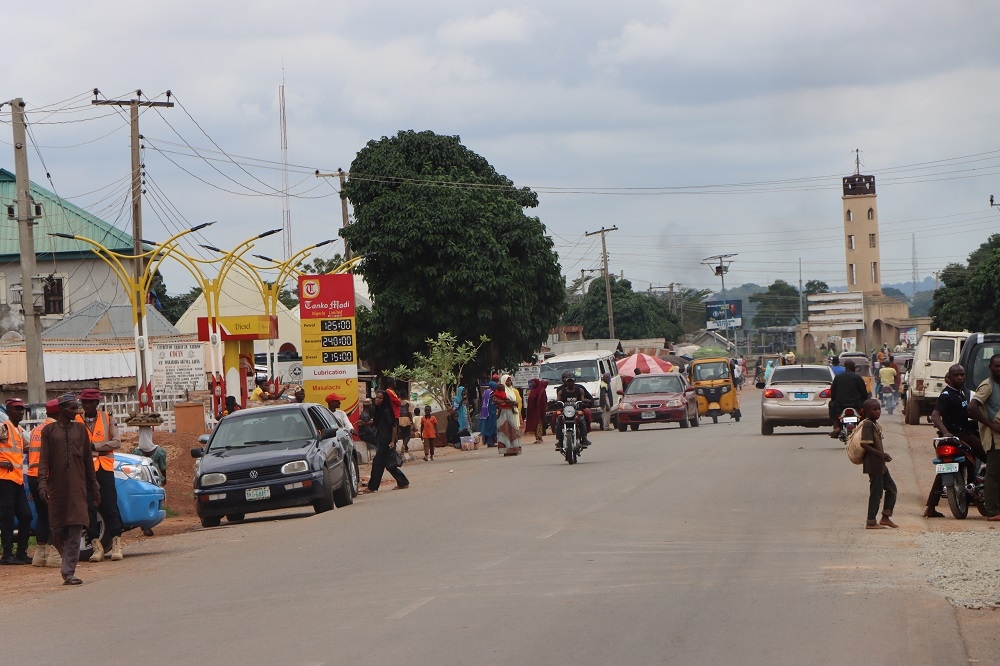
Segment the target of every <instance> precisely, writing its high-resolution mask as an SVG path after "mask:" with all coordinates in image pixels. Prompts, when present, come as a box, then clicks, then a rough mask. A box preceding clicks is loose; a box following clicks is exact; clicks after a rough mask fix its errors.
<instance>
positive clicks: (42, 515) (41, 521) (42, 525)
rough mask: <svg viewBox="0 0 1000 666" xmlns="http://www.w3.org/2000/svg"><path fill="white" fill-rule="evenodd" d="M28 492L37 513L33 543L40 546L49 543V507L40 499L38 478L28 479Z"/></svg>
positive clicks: (31, 477) (30, 477)
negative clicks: (35, 542)
mask: <svg viewBox="0 0 1000 666" xmlns="http://www.w3.org/2000/svg"><path fill="white" fill-rule="evenodd" d="M28 490H29V491H31V499H33V500H34V501H35V511H36V512H37V513H38V522H37V523H35V541H37V542H38V543H41V544H46V543H48V542H49V536H50V535H49V505H48V502H46V501H45V500H44V499H42V493H41V491H39V489H38V477H37V476H29V477H28Z"/></svg>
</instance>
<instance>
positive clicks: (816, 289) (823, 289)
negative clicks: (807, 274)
mask: <svg viewBox="0 0 1000 666" xmlns="http://www.w3.org/2000/svg"><path fill="white" fill-rule="evenodd" d="M803 290H804V291H805V292H806V294H807V295H812V294H828V293H830V285H828V284H827V283H826V282H823V281H822V280H809V281H808V282H806V284H805V287H803Z"/></svg>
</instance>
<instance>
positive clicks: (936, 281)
mask: <svg viewBox="0 0 1000 666" xmlns="http://www.w3.org/2000/svg"><path fill="white" fill-rule="evenodd" d="M940 275H941V271H934V291H937V290H938V276H940Z"/></svg>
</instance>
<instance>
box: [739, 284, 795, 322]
mask: <svg viewBox="0 0 1000 666" xmlns="http://www.w3.org/2000/svg"><path fill="white" fill-rule="evenodd" d="M750 302H751V303H753V304H755V305H756V306H757V312H756V314H755V315H754V317H753V325H754V326H757V327H759V328H762V327H765V326H790V325H791V324H793V323H797V322H798V320H799V290H798V289H796V288H795V287H793V286H792V285H790V284H788V283H787V282H785V281H784V280H775V281H774V284H772V285H770V286H769V287H768V288H767V291H765V292H764V293H761V294H752V295H751V296H750Z"/></svg>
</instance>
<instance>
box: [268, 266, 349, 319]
mask: <svg viewBox="0 0 1000 666" xmlns="http://www.w3.org/2000/svg"><path fill="white" fill-rule="evenodd" d="M342 263H344V257H343V256H342V255H341V254H340V253H339V252H338V253H337V254H335V255H333V256H332V257H330V258H329V259H324V258H322V257H316V258H315V259H313V260H311V261H306V262H299V264H298V266H297V268H298V269H299V272H301V273H302V274H303V275H324V274H326V273H329V272H330V271H332V270H334V269H335V268H337V267H338V266H340V265H341V264H342ZM278 300H279V301H281V302H282V304H283V305H284V306H285V307H286V308H288V309H289V310H293V309H295V308H297V307H299V289H298V280H293V281H291V282H289V283H288V284H287V285H286V286H284V287H282V288H281V291H279V292H278Z"/></svg>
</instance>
